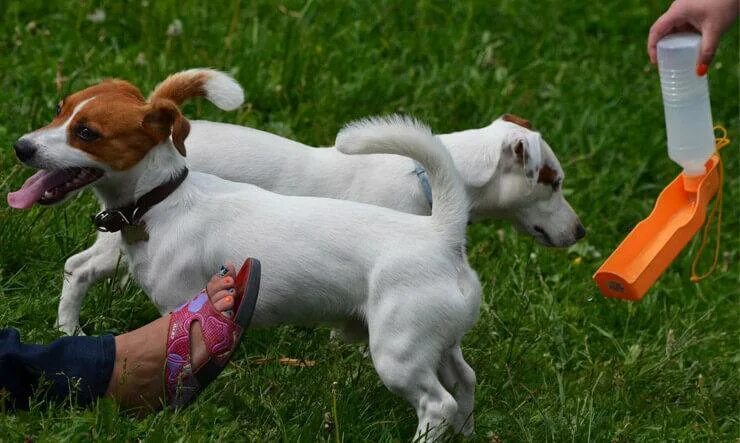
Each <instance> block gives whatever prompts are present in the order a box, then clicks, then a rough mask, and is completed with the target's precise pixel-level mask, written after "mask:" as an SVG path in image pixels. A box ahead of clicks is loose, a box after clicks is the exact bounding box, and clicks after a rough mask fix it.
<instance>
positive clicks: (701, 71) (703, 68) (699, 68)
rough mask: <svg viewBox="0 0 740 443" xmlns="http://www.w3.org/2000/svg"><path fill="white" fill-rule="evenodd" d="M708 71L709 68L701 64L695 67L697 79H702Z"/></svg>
mask: <svg viewBox="0 0 740 443" xmlns="http://www.w3.org/2000/svg"><path fill="white" fill-rule="evenodd" d="M708 70H709V66H708V65H706V64H704V63H702V64H700V65H697V66H696V75H698V76H699V77H703V76H705V75H706V74H707V71H708Z"/></svg>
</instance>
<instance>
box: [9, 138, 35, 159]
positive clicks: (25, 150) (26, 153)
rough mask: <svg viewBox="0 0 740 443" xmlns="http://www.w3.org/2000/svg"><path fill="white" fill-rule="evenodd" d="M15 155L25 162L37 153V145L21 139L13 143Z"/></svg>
mask: <svg viewBox="0 0 740 443" xmlns="http://www.w3.org/2000/svg"><path fill="white" fill-rule="evenodd" d="M13 149H14V150H15V156H16V157H18V160H20V161H22V162H24V161H26V160H28V159H30V158H31V157H33V156H34V154H36V146H34V145H33V143H31V142H30V141H28V140H24V139H20V140H18V141H17V142H15V144H14V145H13Z"/></svg>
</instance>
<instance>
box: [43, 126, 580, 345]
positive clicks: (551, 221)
mask: <svg viewBox="0 0 740 443" xmlns="http://www.w3.org/2000/svg"><path fill="white" fill-rule="evenodd" d="M439 140H440V141H442V142H443V143H444V145H445V146H446V147H447V149H448V150H449V152H450V154H451V156H452V159H453V161H454V162H455V166H456V168H457V169H458V171H459V172H460V174H461V175H462V179H463V181H464V186H465V190H466V193H467V195H468V200H469V202H470V214H469V218H470V219H471V220H476V219H480V218H485V217H497V218H503V219H509V220H512V221H513V222H514V223H515V224H516V225H517V227H519V228H520V229H522V230H524V231H526V232H528V233H530V234H531V235H533V236H535V238H537V240H538V241H540V242H542V243H545V244H549V242H548V241H547V239H546V238H544V237H543V235H542V234H541V233H540V232H537V231H535V229H534V228H535V226H541V227H542V228H543V229H547V230H548V231H549V235H548V237H549V238H550V239H555V240H557V241H558V242H559V245H568V244H570V243H572V242H574V241H575V240H576V238H575V237H574V235H573V231H574V227H575V226H576V225H577V224H578V223H579V222H578V217H577V216H576V214H575V213H574V212H573V210H572V208H571V207H570V205H569V204H568V202H567V201H566V200H565V199H564V197H563V195H562V192H555V193H552V192H551V191H550V190H549V188H548V187H547V186H534V185H533V184H532V180H531V178H527V177H526V175H525V168H522V167H521V166H520V165H518V164H517V163H516V159H515V155H514V152H513V149H514V146H515V145H516V144H517V143H519V142H522V144H523V146H524V149H525V150H527V151H528V152H529V153H530V154H529V155H528V157H529V158H537V157H539V158H540V162H538V163H537V165H533V164H530V165H528V167H527V168H526V169H528V170H532V171H536V170H537V169H539V167H540V166H541V164H542V163H547V164H549V165H551V167H553V168H555V169H556V170H558V171H559V174H560V175H561V177H562V175H563V172H562V168H561V167H560V164H559V162H558V161H557V158H556V157H555V155H554V154H553V152H552V150H551V149H550V147H549V145H548V144H547V143H546V142H545V141H544V140H543V139H542V137H541V136H540V134H539V133H537V132H534V131H529V130H527V129H525V128H522V127H520V126H518V125H516V124H514V123H510V122H507V121H504V120H503V119H497V120H495V121H493V123H491V124H490V125H488V126H486V127H483V128H480V129H469V130H465V131H460V132H454V133H451V134H443V135H440V136H439ZM185 144H186V148H187V153H188V156H187V158H186V159H185V160H186V162H187V164H188V167H189V168H190V169H191V170H192V171H201V172H206V173H210V174H214V175H217V176H219V177H221V178H224V179H226V180H231V181H237V182H249V183H252V184H255V185H257V186H259V187H261V188H264V189H268V190H270V191H273V192H276V193H279V194H285V195H305V196H323V197H331V198H338V199H345V200H353V201H357V202H361V203H368V204H373V205H378V206H384V207H388V208H392V209H397V210H400V211H404V212H408V213H412V214H429V213H430V208H429V204H428V203H427V201H426V198H425V196H424V194H423V192H422V189H421V186H420V185H419V180H418V178H417V177H416V175H415V174H414V173H413V170H414V164H413V161H412V160H410V159H408V158H404V157H401V156H398V155H362V156H348V155H343V154H342V153H340V152H338V151H337V150H336V149H334V148H320V149H319V148H314V147H310V146H307V145H304V144H301V143H298V142H296V141H293V140H289V139H286V138H283V137H280V136H277V135H275V134H271V133H268V132H264V131H260V130H257V129H253V128H248V127H244V126H237V125H230V124H224V123H216V122H209V121H192V122H191V130H190V135H189V136H188V138H187V139H186V141H185ZM434 194H438V192H436V193H433V195H434ZM110 237H114V238H116V239H117V238H118V236H117V235H112V234H104V233H101V234H99V235H98V237H97V239H96V242H95V245H94V246H93V247H92V248H91V249H90V250H87V251H83V252H81V253H79V254H77V255H74V256H72V257H70V258H69V259H68V260H67V263H66V265H65V270H66V272H65V278H64V281H63V289H62V296H61V299H60V301H59V311H58V318H57V324H58V325H59V327H60V329H61V330H62V331H64V332H66V333H68V334H73V333H75V331H78V330H79V313H80V306H81V305H82V300H83V298H84V297H85V294H86V292H87V289H88V288H89V286H90V284H92V283H94V282H96V281H98V280H100V279H102V278H104V277H105V276H107V275H111V274H112V273H113V272H114V271H115V266H116V264H117V263H119V250H120V247H117V245H118V241H111V240H110V239H109V238H110ZM100 243H103V244H102V245H100ZM106 245H107V247H106Z"/></svg>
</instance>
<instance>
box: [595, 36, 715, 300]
mask: <svg viewBox="0 0 740 443" xmlns="http://www.w3.org/2000/svg"><path fill="white" fill-rule="evenodd" d="M700 41H701V37H700V36H699V35H698V34H694V33H679V34H673V35H670V36H668V37H665V38H664V39H662V40H661V41H659V42H658V69H659V71H660V81H661V89H662V94H663V107H664V110H665V120H666V132H667V136H668V155H669V157H670V158H671V159H672V160H674V161H675V162H676V163H678V164H679V165H680V166H682V167H683V172H682V173H681V174H680V175H679V176H678V177H676V179H675V180H673V181H672V182H671V183H670V184H669V185H668V186H667V187H666V188H665V189H664V190H663V192H661V194H660V196H659V197H658V199H657V201H656V202H655V207H654V208H653V211H652V212H651V213H650V215H649V216H648V217H647V218H646V219H645V220H643V221H641V222H640V223H639V224H638V225H637V226H635V228H634V229H633V230H632V232H630V233H629V235H628V236H627V237H626V238H625V239H624V240H623V241H622V243H621V244H620V245H619V246H618V247H617V249H616V250H615V251H614V252H613V253H612V254H611V256H609V258H608V259H607V260H606V261H605V262H604V263H603V264H602V265H601V267H600V268H599V269H598V270H597V271H596V273H595V274H594V276H593V278H594V280H595V281H596V284H597V285H598V287H599V289H600V290H601V292H602V294H604V295H605V296H607V297H615V298H621V299H626V300H632V301H636V300H640V299H641V298H642V297H643V296H644V295H645V293H646V292H647V291H648V289H650V287H651V286H652V284H653V283H654V282H655V281H656V280H657V279H658V277H660V275H661V274H662V273H663V271H665V269H666V268H667V267H668V266H669V265H670V264H671V262H672V261H673V260H674V259H675V258H676V256H678V254H679V253H680V252H681V250H682V249H683V248H684V247H685V246H686V244H687V243H688V242H689V240H691V238H692V237H693V236H694V234H696V232H697V231H698V230H699V229H700V228H701V227H702V225H703V224H704V221H705V219H706V209H707V205H708V204H709V202H710V201H711V199H712V198H713V197H714V196H715V194H717V191H718V190H719V191H720V194H719V195H720V198H718V201H717V204H716V205H715V209H716V208H717V207H718V206H719V205H720V204H721V200H720V199H721V178H722V177H721V176H722V172H721V171H722V164H721V159H720V158H719V156H718V155H717V154H716V153H715V152H716V149H717V148H719V147H721V146H723V145H724V144H726V143H725V142H728V140H727V139H726V138H723V139H722V143H719V142H718V143H717V146H716V147H715V139H714V132H713V129H712V116H711V110H710V106H709V87H708V84H707V78H706V76H698V75H697V74H696V71H695V69H694V64H695V62H696V58H697V55H698V52H699V45H700ZM715 209H713V210H712V211H713V213H714V211H715ZM720 210H721V209H720ZM705 239H706V238H705ZM692 272H693V270H692Z"/></svg>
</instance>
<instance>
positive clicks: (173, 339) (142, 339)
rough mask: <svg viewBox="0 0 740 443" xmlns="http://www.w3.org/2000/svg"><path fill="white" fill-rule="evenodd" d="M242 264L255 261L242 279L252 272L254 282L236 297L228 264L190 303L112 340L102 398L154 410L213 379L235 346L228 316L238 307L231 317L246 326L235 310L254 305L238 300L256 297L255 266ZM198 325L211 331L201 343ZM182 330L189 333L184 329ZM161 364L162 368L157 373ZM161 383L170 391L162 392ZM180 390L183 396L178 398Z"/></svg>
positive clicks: (236, 330)
mask: <svg viewBox="0 0 740 443" xmlns="http://www.w3.org/2000/svg"><path fill="white" fill-rule="evenodd" d="M248 262H249V263H250V264H252V265H253V264H254V262H256V266H251V267H250V268H249V269H246V275H249V274H250V271H253V272H251V273H252V274H256V277H257V278H256V280H255V278H254V277H255V276H254V275H252V277H253V278H251V279H249V280H250V281H251V283H249V284H250V285H251V287H248V288H244V287H242V288H240V290H241V291H242V292H243V293H242V294H237V288H236V286H235V285H236V282H235V279H236V274H235V271H234V266H233V264H228V265H226V266H223V267H222V268H221V270H220V271H219V273H218V274H216V275H214V276H213V277H212V278H211V280H210V281H209V282H208V284H207V285H206V288H205V290H204V293H203V294H200V295H199V296H197V297H196V298H195V299H193V300H192V301H191V302H189V303H187V304H185V305H183V307H181V308H179V309H178V310H177V311H175V312H174V313H171V314H169V315H167V316H165V317H162V318H160V319H158V320H155V321H154V322H152V323H150V324H148V325H146V326H144V327H142V328H139V329H137V330H135V331H132V332H130V333H127V334H123V335H120V336H117V337H116V339H115V340H116V360H115V365H114V368H113V373H112V375H111V380H110V382H109V385H108V391H107V394H108V395H110V396H112V397H114V398H116V399H117V400H118V401H119V402H120V403H121V404H123V405H124V406H126V407H131V408H146V409H150V410H151V409H159V408H160V407H161V406H162V404H163V403H164V402H166V401H168V400H169V401H170V402H172V403H175V405H178V404H185V403H187V402H188V401H189V399H190V398H192V396H194V394H195V392H197V391H199V390H200V389H201V388H202V387H203V386H204V385H205V384H207V383H208V382H209V381H210V379H211V378H213V377H215V375H216V374H217V373H218V372H219V371H220V369H221V367H222V366H223V364H225V363H226V361H227V360H228V357H229V356H230V353H231V351H233V350H234V348H235V347H236V344H237V343H238V338H239V337H240V335H241V331H242V329H243V327H239V326H237V325H235V324H234V323H233V322H232V321H230V320H229V319H230V318H231V317H233V316H234V312H233V311H234V309H235V306H236V305H235V304H236V303H239V305H238V306H237V308H239V311H237V312H238V314H240V315H238V317H241V320H242V321H241V322H242V323H245V322H244V320H243V319H244V318H247V320H246V323H248V320H249V316H246V317H245V315H244V313H243V312H242V308H241V305H242V304H244V305H245V306H244V307H245V308H246V309H250V307H251V308H253V306H254V304H253V303H254V300H243V299H242V297H243V296H244V297H245V298H246V296H251V297H252V298H254V297H256V290H257V289H258V286H259V278H258V277H259V262H257V261H256V260H249V261H248ZM245 266H247V263H245ZM253 268H256V269H253ZM255 286H256V287H255ZM237 295H238V297H237ZM243 301H251V304H250V303H241V302H243ZM250 314H251V312H250ZM219 318H220V319H221V320H223V321H219ZM201 320H203V321H206V320H207V322H206V324H207V325H208V326H206V328H207V329H208V328H211V331H210V332H209V337H207V338H205V339H204V336H203V331H202V329H201ZM214 322H215V323H216V324H217V329H216V330H215V331H214V330H213V327H214V326H213V325H214ZM188 325H189V333H188V331H187V329H185V328H186V327H187V326H188ZM218 326H220V329H219V328H218ZM243 326H246V324H244V325H243ZM214 334H215V335H214ZM219 334H220V335H219ZM214 337H215V339H217V341H216V342H214ZM219 340H220V341H219ZM206 342H208V343H210V344H207V343H206ZM209 347H210V351H209ZM165 361H167V369H166V371H163V370H162V367H163V365H164V362H165ZM204 365H205V366H204ZM201 369H206V371H204V372H207V373H208V374H206V375H207V376H208V377H211V378H207V377H205V378H204V377H202V376H201V377H198V375H199V374H198V372H199V371H200V370H201ZM165 377H167V379H165ZM206 378H207V379H206ZM199 381H200V383H199ZM165 384H167V385H168V386H169V388H170V389H165V390H163V389H162V387H163V386H164V385H165ZM175 388H176V389H175ZM180 389H182V390H185V391H186V392H185V394H184V395H181V394H182V391H181V390H180Z"/></svg>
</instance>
